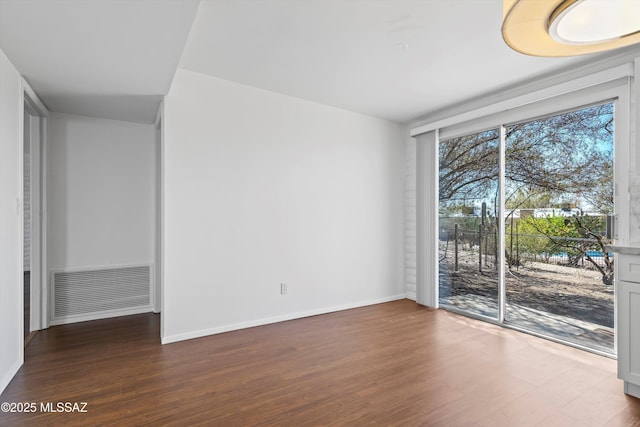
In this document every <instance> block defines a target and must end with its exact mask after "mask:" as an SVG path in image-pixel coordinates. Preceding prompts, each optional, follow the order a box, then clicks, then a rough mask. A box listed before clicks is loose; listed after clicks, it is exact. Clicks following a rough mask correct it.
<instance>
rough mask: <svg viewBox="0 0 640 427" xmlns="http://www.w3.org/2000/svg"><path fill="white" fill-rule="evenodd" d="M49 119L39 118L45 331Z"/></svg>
mask: <svg viewBox="0 0 640 427" xmlns="http://www.w3.org/2000/svg"><path fill="white" fill-rule="evenodd" d="M48 122H49V118H48V117H46V116H44V117H42V116H41V117H40V144H41V150H42V152H41V153H40V203H41V206H40V221H41V224H40V232H41V233H42V236H41V237H40V240H41V245H42V246H41V248H42V249H41V253H40V263H41V268H40V322H41V323H40V328H41V329H46V328H48V327H49V280H48V278H49V273H48V271H49V261H48V259H49V258H48V256H49V249H48V239H47V235H48V232H47V230H48V227H49V222H48V220H49V217H48V208H47V199H48V197H47V173H48V168H47V159H48V157H47V156H48V152H49V150H48V135H49V132H48V129H49V127H48V126H49V123H48Z"/></svg>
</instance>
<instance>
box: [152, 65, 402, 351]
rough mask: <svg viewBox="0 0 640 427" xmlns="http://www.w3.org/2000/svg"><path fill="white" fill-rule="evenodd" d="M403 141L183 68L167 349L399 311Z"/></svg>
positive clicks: (168, 115) (388, 127)
mask: <svg viewBox="0 0 640 427" xmlns="http://www.w3.org/2000/svg"><path fill="white" fill-rule="evenodd" d="M403 142H404V134H403V129H402V127H401V126H400V125H398V124H396V123H393V122H389V121H385V120H380V119H376V118H372V117H367V116H363V115H359V114H355V113H351V112H347V111H344V110H339V109H336V108H332V107H328V106H323V105H319V104H315V103H311V102H307V101H303V100H300V99H295V98H291V97H287V96H283V95H279V94H275V93H272V92H268V91H264V90H259V89H255V88H252V87H247V86H243V85H239V84H236V83H231V82H228V81H224V80H220V79H216V78H213V77H209V76H205V75H202V74H198V73H194V72H190V71H186V70H182V69H179V70H178V72H177V74H176V77H175V80H174V82H173V86H172V88H171V91H170V93H169V95H168V97H167V98H166V104H165V146H164V167H165V169H164V197H165V199H164V200H165V204H164V207H165V212H164V215H165V219H164V221H165V222H164V224H165V226H164V239H165V240H164V249H165V258H164V269H165V270H164V271H165V277H164V280H165V283H164V308H163V322H164V334H163V342H171V341H175V340H180V339H187V338H191V337H195V336H200V335H206V334H210V333H215V332H220V331H224V330H231V329H236V328H240V327H245V326H251V325H256V324H262V323H267V322H271V321H277V320H282V319H287V318H295V317H300V316H302V315H307V314H312V313H321V312H327V311H331V310H334V309H339V308H345V307H353V306H359V305H364V304H368V303H373V302H381V301H387V300H390V299H394V298H403V297H404V294H405V292H404V285H403V269H402V267H403V262H402V200H403V177H402V175H403V172H402V169H403ZM281 282H286V283H287V284H288V294H287V295H280V283H281Z"/></svg>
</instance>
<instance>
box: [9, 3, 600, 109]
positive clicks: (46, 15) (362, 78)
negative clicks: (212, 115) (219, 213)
mask: <svg viewBox="0 0 640 427" xmlns="http://www.w3.org/2000/svg"><path fill="white" fill-rule="evenodd" d="M196 12H197V13H196ZM194 17H195V20H194ZM501 18H502V0H233V1H231V0H229V1H225V0H203V1H202V3H201V4H200V6H199V8H198V2H197V1H196V0H127V1H124V0H29V1H25V0H0V48H2V50H3V51H4V52H5V53H6V54H7V56H8V57H9V58H10V59H11V61H12V62H13V63H14V64H15V65H16V67H17V68H18V69H19V70H20V72H21V73H22V74H23V75H24V76H25V77H26V78H27V80H28V81H29V83H30V84H31V85H32V86H33V88H34V89H35V90H36V92H37V93H38V94H39V95H40V96H41V97H42V98H43V100H44V102H45V103H46V104H47V106H48V107H49V108H50V109H51V110H53V111H59V112H68V113H75V114H85V115H91V116H98V117H106V118H114V119H121V120H131V121H139V122H150V121H151V120H153V116H154V115H155V112H156V110H157V106H158V102H159V99H160V98H161V96H162V95H164V94H166V93H167V92H168V90H169V86H170V82H171V79H172V78H173V75H174V73H175V70H176V67H177V66H178V63H180V66H181V67H184V68H186V69H189V70H193V71H198V72H202V73H205V74H209V75H212V76H216V77H219V78H222V79H227V80H232V81H236V82H239V83H243V84H247V85H251V86H255V87H258V88H262V89H266V90H271V91H275V92H280V93H283V94H287V95H291V96H295V97H299V98H303V99H308V100H311V101H315V102H319V103H323V104H327V105H333V106H336V107H339V108H344V109H348V110H352V111H356V112H360V113H364V114H368V115H372V116H377V117H382V118H387V119H391V120H395V121H398V122H409V121H411V120H413V119H416V118H418V117H422V116H425V115H428V114H431V113H434V112H436V111H438V110H439V109H442V108H443V107H448V106H451V105H456V104H459V103H461V102H463V101H464V100H468V99H470V98H477V97H479V96H482V95H484V94H489V93H495V92H496V91H499V90H501V89H504V88H506V87H510V86H513V85H514V84H517V83H518V82H522V81H528V80H530V79H532V78H535V77H537V76H541V75H545V74H548V73H550V72H554V71H557V70H560V69H564V68H567V67H570V66H573V65H575V64H577V63H580V62H583V61H585V60H587V59H588V57H578V58H535V57H529V56H525V55H522V54H519V53H516V52H514V51H512V50H510V49H509V48H508V47H507V46H506V45H505V44H504V42H503V41H502V38H501V35H500V26H501ZM192 24H193V26H192ZM190 28H191V34H190V35H189V29H190ZM187 36H188V41H186V40H187ZM185 41H186V46H185ZM183 49H184V51H183ZM181 54H182V59H181V60H180V55H181Z"/></svg>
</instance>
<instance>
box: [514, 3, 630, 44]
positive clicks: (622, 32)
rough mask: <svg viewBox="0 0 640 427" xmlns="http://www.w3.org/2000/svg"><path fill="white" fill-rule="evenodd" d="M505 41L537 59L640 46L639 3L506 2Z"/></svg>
mask: <svg viewBox="0 0 640 427" xmlns="http://www.w3.org/2000/svg"><path fill="white" fill-rule="evenodd" d="M502 37H503V38H504V40H505V42H507V44H508V45H509V46H510V47H511V48H512V49H514V50H517V51H518V52H521V53H525V54H527V55H534V56H573V55H583V54H587V53H595V52H601V51H604V50H609V49H616V48H619V47H623V46H629V45H631V44H634V43H639V42H640V0H503V23H502Z"/></svg>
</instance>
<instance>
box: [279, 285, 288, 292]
mask: <svg viewBox="0 0 640 427" xmlns="http://www.w3.org/2000/svg"><path fill="white" fill-rule="evenodd" d="M280 293H281V294H282V295H284V294H286V293H287V284H286V283H280Z"/></svg>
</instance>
